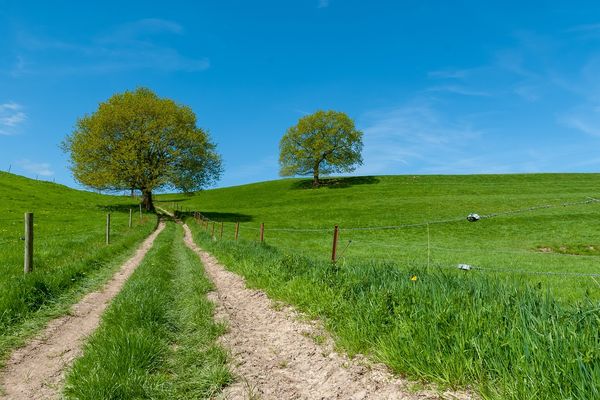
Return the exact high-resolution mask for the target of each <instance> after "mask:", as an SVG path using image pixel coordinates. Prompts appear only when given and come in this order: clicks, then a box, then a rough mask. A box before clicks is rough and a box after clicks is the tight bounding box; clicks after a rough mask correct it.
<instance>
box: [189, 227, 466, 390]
mask: <svg viewBox="0 0 600 400" xmlns="http://www.w3.org/2000/svg"><path fill="white" fill-rule="evenodd" d="M184 229H185V242H186V244H187V245H188V247H190V248H191V249H192V250H194V251H195V252H196V253H197V254H198V255H199V256H200V258H201V260H202V262H203V264H204V267H205V270H206V273H207V275H208V276H209V278H210V279H211V280H212V281H213V283H214V284H215V287H216V292H213V293H212V295H211V298H212V300H213V301H214V302H215V303H216V318H217V319H221V320H224V321H225V322H226V323H227V325H228V331H227V333H225V334H224V335H223V336H222V337H221V342H222V343H223V345H224V346H225V347H226V348H228V349H229V350H230V351H231V353H232V358H233V363H234V365H231V368H232V369H233V371H234V373H235V374H236V375H238V377H240V378H241V379H239V380H238V382H236V383H234V384H233V385H231V386H229V387H228V388H226V389H225V392H224V395H225V398H227V399H258V398H260V399H262V400H268V399H277V400H280V399H289V400H292V399H354V400H359V399H406V400H416V399H471V398H474V396H473V395H471V394H469V393H450V392H444V393H438V392H435V391H432V390H422V391H418V392H415V391H414V390H413V391H411V390H410V384H409V383H408V382H407V381H405V380H402V379H399V378H396V377H394V376H392V374H390V373H389V372H388V370H387V369H386V368H385V366H383V365H379V364H373V363H370V362H368V361H367V360H366V359H365V358H363V357H355V358H353V359H349V358H348V357H346V356H344V355H341V354H338V353H336V352H335V351H334V349H333V343H332V340H331V339H330V338H329V336H328V335H327V334H326V332H324V330H323V329H322V327H320V326H319V324H318V323H317V322H314V321H312V322H310V321H305V320H304V321H303V320H300V318H299V317H300V315H299V314H298V313H297V312H295V311H294V309H293V308H291V307H279V306H277V305H276V304H275V303H273V302H272V301H271V300H270V299H269V298H268V297H267V296H266V295H265V294H264V293H263V292H261V291H259V290H251V289H247V288H246V286H245V284H244V280H243V279H242V278H241V277H239V276H238V275H236V274H233V273H231V272H229V271H227V270H225V268H224V267H223V266H221V265H220V264H219V263H218V262H217V260H216V259H215V258H214V257H212V256H211V255H210V254H208V253H207V252H205V251H203V250H202V249H200V248H199V247H198V246H197V245H196V244H195V243H194V241H193V239H192V235H191V232H190V230H189V228H188V227H187V226H186V225H184ZM323 338H325V340H324V343H321V341H323ZM317 341H318V342H319V343H321V344H318V343H317Z"/></svg>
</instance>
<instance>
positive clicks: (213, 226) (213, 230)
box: [210, 221, 215, 238]
mask: <svg viewBox="0 0 600 400" xmlns="http://www.w3.org/2000/svg"><path fill="white" fill-rule="evenodd" d="M210 236H211V237H213V238H214V237H215V222H214V221H213V223H212V230H211V231H210Z"/></svg>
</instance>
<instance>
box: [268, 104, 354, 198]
mask: <svg viewBox="0 0 600 400" xmlns="http://www.w3.org/2000/svg"><path fill="white" fill-rule="evenodd" d="M362 135H363V134H362V132H361V131H359V130H357V129H356V128H355V127H354V121H352V119H351V118H350V117H348V116H347V115H346V114H345V113H343V112H337V111H321V110H320V111H317V112H315V113H314V114H311V115H307V116H305V117H303V118H300V120H299V121H298V124H296V125H294V126H292V127H291V128H289V129H288V130H287V132H286V134H285V135H284V136H283V137H282V138H281V142H280V143H279V150H280V154H279V165H280V166H281V170H280V175H281V176H294V175H312V176H313V186H315V187H317V186H319V184H320V181H319V175H320V174H331V173H340V172H352V171H354V170H355V169H356V166H357V165H361V164H362V157H361V151H362V146H363V144H362Z"/></svg>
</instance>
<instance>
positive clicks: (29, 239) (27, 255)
mask: <svg viewBox="0 0 600 400" xmlns="http://www.w3.org/2000/svg"><path fill="white" fill-rule="evenodd" d="M141 222H143V214H142V205H141V204H140V223H141ZM127 226H128V227H129V228H131V227H132V226H133V209H132V208H130V209H129V222H128V224H127ZM24 233H25V235H24V236H23V240H24V241H25V252H24V257H23V259H24V262H23V270H24V272H25V273H26V274H28V273H30V272H32V271H33V213H32V212H26V213H25V232H24ZM105 239H106V244H107V245H109V244H110V213H107V214H106V230H105Z"/></svg>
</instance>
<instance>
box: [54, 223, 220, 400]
mask: <svg viewBox="0 0 600 400" xmlns="http://www.w3.org/2000/svg"><path fill="white" fill-rule="evenodd" d="M211 288H212V286H211V284H210V283H209V281H208V280H207V279H206V277H204V275H203V273H202V268H201V264H200V260H199V259H198V257H197V256H196V255H195V254H194V253H193V252H191V251H190V250H189V249H188V248H187V247H185V245H184V244H183V232H182V229H181V227H180V226H177V225H176V224H175V223H173V222H169V223H168V224H167V227H166V229H165V230H164V231H163V232H162V233H161V234H160V235H159V237H158V239H157V241H156V242H155V245H154V247H153V248H152V249H151V250H150V252H149V253H148V254H147V256H146V258H145V259H144V261H143V262H142V264H141V265H140V266H139V267H138V268H137V270H136V271H135V273H134V274H133V275H132V277H131V278H130V279H129V281H128V282H127V283H126V284H125V286H124V288H123V290H122V291H121V293H119V295H118V296H117V297H116V298H115V300H114V301H113V303H112V304H111V305H110V307H109V309H108V310H107V311H106V313H105V314H104V316H103V318H102V323H101V326H100V327H99V328H98V330H97V331H96V332H95V333H94V334H93V335H92V337H91V338H90V340H89V342H88V343H87V345H86V346H85V349H84V355H83V357H81V358H79V359H78V360H77V361H76V362H75V364H74V366H73V368H72V370H71V372H70V373H69V375H68V377H67V385H66V390H65V393H66V396H67V398H73V399H99V398H101V399H134V398H135V399H138V398H144V399H205V398H213V397H214V396H215V395H216V394H217V393H218V392H219V391H220V389H221V387H222V386H224V385H225V384H227V383H228V382H229V381H230V380H231V374H230V373H229V371H228V370H227V367H226V366H225V361H226V356H225V352H224V351H223V350H222V349H221V348H220V347H218V346H216V345H215V343H214V342H215V340H216V338H217V337H218V335H220V333H222V330H223V327H222V326H220V325H215V323H214V322H213V321H212V310H213V305H212V303H210V302H209V301H208V300H207V299H206V297H205V295H206V293H207V292H208V291H209V290H210V289H211Z"/></svg>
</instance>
